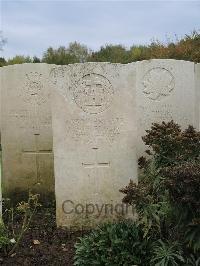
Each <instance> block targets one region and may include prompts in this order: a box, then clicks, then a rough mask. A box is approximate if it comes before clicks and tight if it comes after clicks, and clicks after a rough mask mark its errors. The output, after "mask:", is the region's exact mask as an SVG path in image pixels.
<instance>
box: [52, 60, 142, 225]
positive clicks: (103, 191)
mask: <svg viewBox="0 0 200 266" xmlns="http://www.w3.org/2000/svg"><path fill="white" fill-rule="evenodd" d="M135 70H136V69H135V66H134V65H133V64H132V65H130V66H127V65H126V66H125V65H120V64H109V63H86V64H75V65H69V66H63V67H61V66H57V67H55V68H53V69H52V71H51V77H52V83H53V85H54V86H53V87H54V89H53V93H52V119H53V138H54V163H55V188H56V202H57V223H58V225H59V226H72V225H76V226H80V225H88V226H91V225H94V224H95V223H99V222H100V221H102V220H104V221H105V220H106V219H111V218H112V219H115V218H116V217H118V216H119V215H120V214H123V213H120V214H119V212H117V211H116V209H115V208H119V205H117V204H120V206H121V199H122V197H123V195H122V194H121V193H119V189H120V188H122V187H124V186H125V185H127V184H128V182H129V179H130V178H132V179H133V180H135V181H136V180H137V160H136V148H135V145H136V143H135V140H136V102H135V99H136V97H135V86H134V84H135ZM87 204H89V205H87ZM106 204H107V205H106ZM111 205H112V207H113V208H114V209H113V213H112V211H111ZM86 206H87V207H88V211H89V212H93V211H94V212H93V213H88V212H87V210H86ZM105 206H107V207H108V206H110V209H109V210H107V211H108V212H107V213H106V209H105ZM117 206H118V207H117ZM83 208H84V209H83ZM100 210H102V212H101V214H100V213H99V211H100ZM78 212H79V213H78ZM106 214H107V215H106Z"/></svg>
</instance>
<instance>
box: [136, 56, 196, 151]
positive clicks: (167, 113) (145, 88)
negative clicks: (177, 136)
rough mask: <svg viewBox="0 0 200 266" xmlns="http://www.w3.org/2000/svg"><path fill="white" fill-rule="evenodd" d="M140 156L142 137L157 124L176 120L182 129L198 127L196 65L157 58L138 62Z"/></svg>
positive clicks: (142, 149) (137, 99)
mask: <svg viewBox="0 0 200 266" xmlns="http://www.w3.org/2000/svg"><path fill="white" fill-rule="evenodd" d="M136 87H137V97H136V102H137V120H138V122H137V124H138V138H139V139H138V156H140V155H142V154H143V152H144V150H145V149H146V148H145V147H144V144H143V143H142V140H141V137H142V136H144V135H145V130H147V129H150V127H151V124H152V123H154V122H162V121H166V122H169V121H171V120H174V121H175V122H177V123H178V124H180V125H181V126H182V128H185V127H187V126H188V125H193V126H195V127H197V119H196V92H195V79H194V63H192V62H187V61H182V60H173V59H153V60H148V61H142V62H137V85H136Z"/></svg>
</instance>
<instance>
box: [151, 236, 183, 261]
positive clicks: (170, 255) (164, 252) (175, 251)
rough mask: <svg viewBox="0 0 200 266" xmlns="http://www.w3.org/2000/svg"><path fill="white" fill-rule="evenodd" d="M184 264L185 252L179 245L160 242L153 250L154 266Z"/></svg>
mask: <svg viewBox="0 0 200 266" xmlns="http://www.w3.org/2000/svg"><path fill="white" fill-rule="evenodd" d="M183 262H184V258H183V251H182V250H181V247H180V245H179V244H178V243H176V242H174V243H170V242H163V241H162V240H159V241H158V243H157V244H156V245H155V247H154V249H153V258H152V259H151V265H152V266H176V265H177V266H178V265H181V264H182V263H183Z"/></svg>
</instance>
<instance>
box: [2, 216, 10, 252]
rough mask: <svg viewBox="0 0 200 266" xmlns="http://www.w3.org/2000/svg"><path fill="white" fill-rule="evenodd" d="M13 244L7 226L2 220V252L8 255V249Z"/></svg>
mask: <svg viewBox="0 0 200 266" xmlns="http://www.w3.org/2000/svg"><path fill="white" fill-rule="evenodd" d="M10 244H11V242H10V239H9V237H8V234H7V231H6V228H5V225H4V223H3V221H2V220H0V250H2V251H3V252H4V253H6V250H7V248H8V247H9V245H10Z"/></svg>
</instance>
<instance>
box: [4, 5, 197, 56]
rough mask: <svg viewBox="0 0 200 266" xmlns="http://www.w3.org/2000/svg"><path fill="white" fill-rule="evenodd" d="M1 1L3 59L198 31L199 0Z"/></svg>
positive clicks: (145, 40) (149, 39)
mask: <svg viewBox="0 0 200 266" xmlns="http://www.w3.org/2000/svg"><path fill="white" fill-rule="evenodd" d="M0 1H1V29H2V30H3V34H4V37H6V38H7V44H6V46H5V47H4V51H3V56H5V57H6V58H8V57H12V56H14V55H17V54H21V55H30V56H34V55H36V56H39V57H40V56H41V55H42V53H43V52H44V51H45V50H46V49H47V48H48V47H49V46H52V47H54V48H56V47H58V46H60V45H65V46H66V45H67V44H68V43H69V42H72V41H78V42H81V43H83V44H86V45H88V46H89V47H90V48H92V49H93V50H97V49H98V48H99V47H100V46H102V45H104V44H107V43H112V44H123V45H125V46H127V47H129V46H131V45H133V44H147V43H149V42H150V41H151V40H152V38H158V39H159V40H162V41H164V40H166V36H169V37H174V35H175V34H177V35H178V37H181V36H184V34H187V33H190V32H191V31H192V30H193V29H196V30H198V29H200V1H94V0H93V1H58V0H54V1H48V0H46V1H38V0H34V1H29V0H26V1H22V0H16V1H11V0H5V1H4V0H0Z"/></svg>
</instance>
